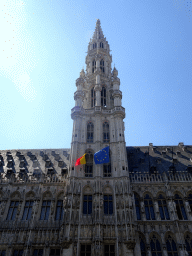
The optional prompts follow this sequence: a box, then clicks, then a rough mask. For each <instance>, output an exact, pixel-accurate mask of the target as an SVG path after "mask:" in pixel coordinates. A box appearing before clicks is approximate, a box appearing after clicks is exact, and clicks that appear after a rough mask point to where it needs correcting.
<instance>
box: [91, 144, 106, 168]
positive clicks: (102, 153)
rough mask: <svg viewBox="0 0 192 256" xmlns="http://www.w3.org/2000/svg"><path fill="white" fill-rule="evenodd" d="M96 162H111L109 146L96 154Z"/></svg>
mask: <svg viewBox="0 0 192 256" xmlns="http://www.w3.org/2000/svg"><path fill="white" fill-rule="evenodd" d="M94 160H95V164H106V163H109V161H110V160H109V146H108V147H106V148H103V149H101V150H99V151H98V152H96V153H95V154H94Z"/></svg>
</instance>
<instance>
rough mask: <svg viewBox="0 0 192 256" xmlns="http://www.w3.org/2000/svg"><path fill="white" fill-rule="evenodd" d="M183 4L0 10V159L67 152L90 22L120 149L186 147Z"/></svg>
mask: <svg viewBox="0 0 192 256" xmlns="http://www.w3.org/2000/svg"><path fill="white" fill-rule="evenodd" d="M191 2H192V1H190V0H162V1H154V0H134V1H129V0H119V1H113V0H111V1H108V0H106V1H103V0H102V1H101V0H92V1H89V0H86V1H82V0H78V1H77V0H76V1H74V0H70V1H65V0H23V1H20V0H11V1H9V0H1V1H0V11H1V15H0V23H1V28H0V30H1V40H0V53H1V54H0V89H1V93H0V104H1V106H0V149H1V150H4V149H35V148H36V149H38V148H41V149H43V148H44V149H45V148H69V147H70V143H71V134H72V120H71V117H70V113H71V108H73V107H74V104H75V102H74V99H73V94H74V92H75V90H76V86H75V80H76V79H77V78H78V77H79V72H80V71H81V69H82V68H83V67H84V68H86V66H85V56H86V51H87V46H88V42H89V40H90V38H91V37H92V34H93V32H94V29H95V23H96V19H98V18H99V19H100V21H101V27H102V30H103V32H104V35H105V37H106V38H107V40H108V42H109V44H110V48H111V50H112V51H111V54H112V58H113V64H112V67H114V64H115V67H116V68H117V69H118V72H119V78H120V80H121V90H122V93H123V100H122V105H123V106H124V107H125V109H126V118H125V138H126V145H127V146H144V145H148V144H149V143H153V144H154V145H177V144H178V143H179V142H184V144H186V145H192V136H191V128H192V114H191V110H192V100H191V96H192V47H191V46H192V17H191V12H192V3H191Z"/></svg>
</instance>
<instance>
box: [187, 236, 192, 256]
mask: <svg viewBox="0 0 192 256" xmlns="http://www.w3.org/2000/svg"><path fill="white" fill-rule="evenodd" d="M185 244H186V250H187V252H188V256H192V239H191V237H190V236H189V235H187V236H186V237H185Z"/></svg>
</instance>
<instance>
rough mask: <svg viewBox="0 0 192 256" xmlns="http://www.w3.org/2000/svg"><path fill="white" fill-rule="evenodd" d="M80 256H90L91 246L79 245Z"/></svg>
mask: <svg viewBox="0 0 192 256" xmlns="http://www.w3.org/2000/svg"><path fill="white" fill-rule="evenodd" d="M80 256H91V244H81V252H80Z"/></svg>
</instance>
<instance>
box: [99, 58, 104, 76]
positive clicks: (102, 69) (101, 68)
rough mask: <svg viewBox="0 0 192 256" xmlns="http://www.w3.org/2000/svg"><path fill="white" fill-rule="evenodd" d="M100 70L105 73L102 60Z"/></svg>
mask: <svg viewBox="0 0 192 256" xmlns="http://www.w3.org/2000/svg"><path fill="white" fill-rule="evenodd" d="M100 70H101V71H102V72H103V73H104V72H105V67H104V60H101V61H100Z"/></svg>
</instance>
